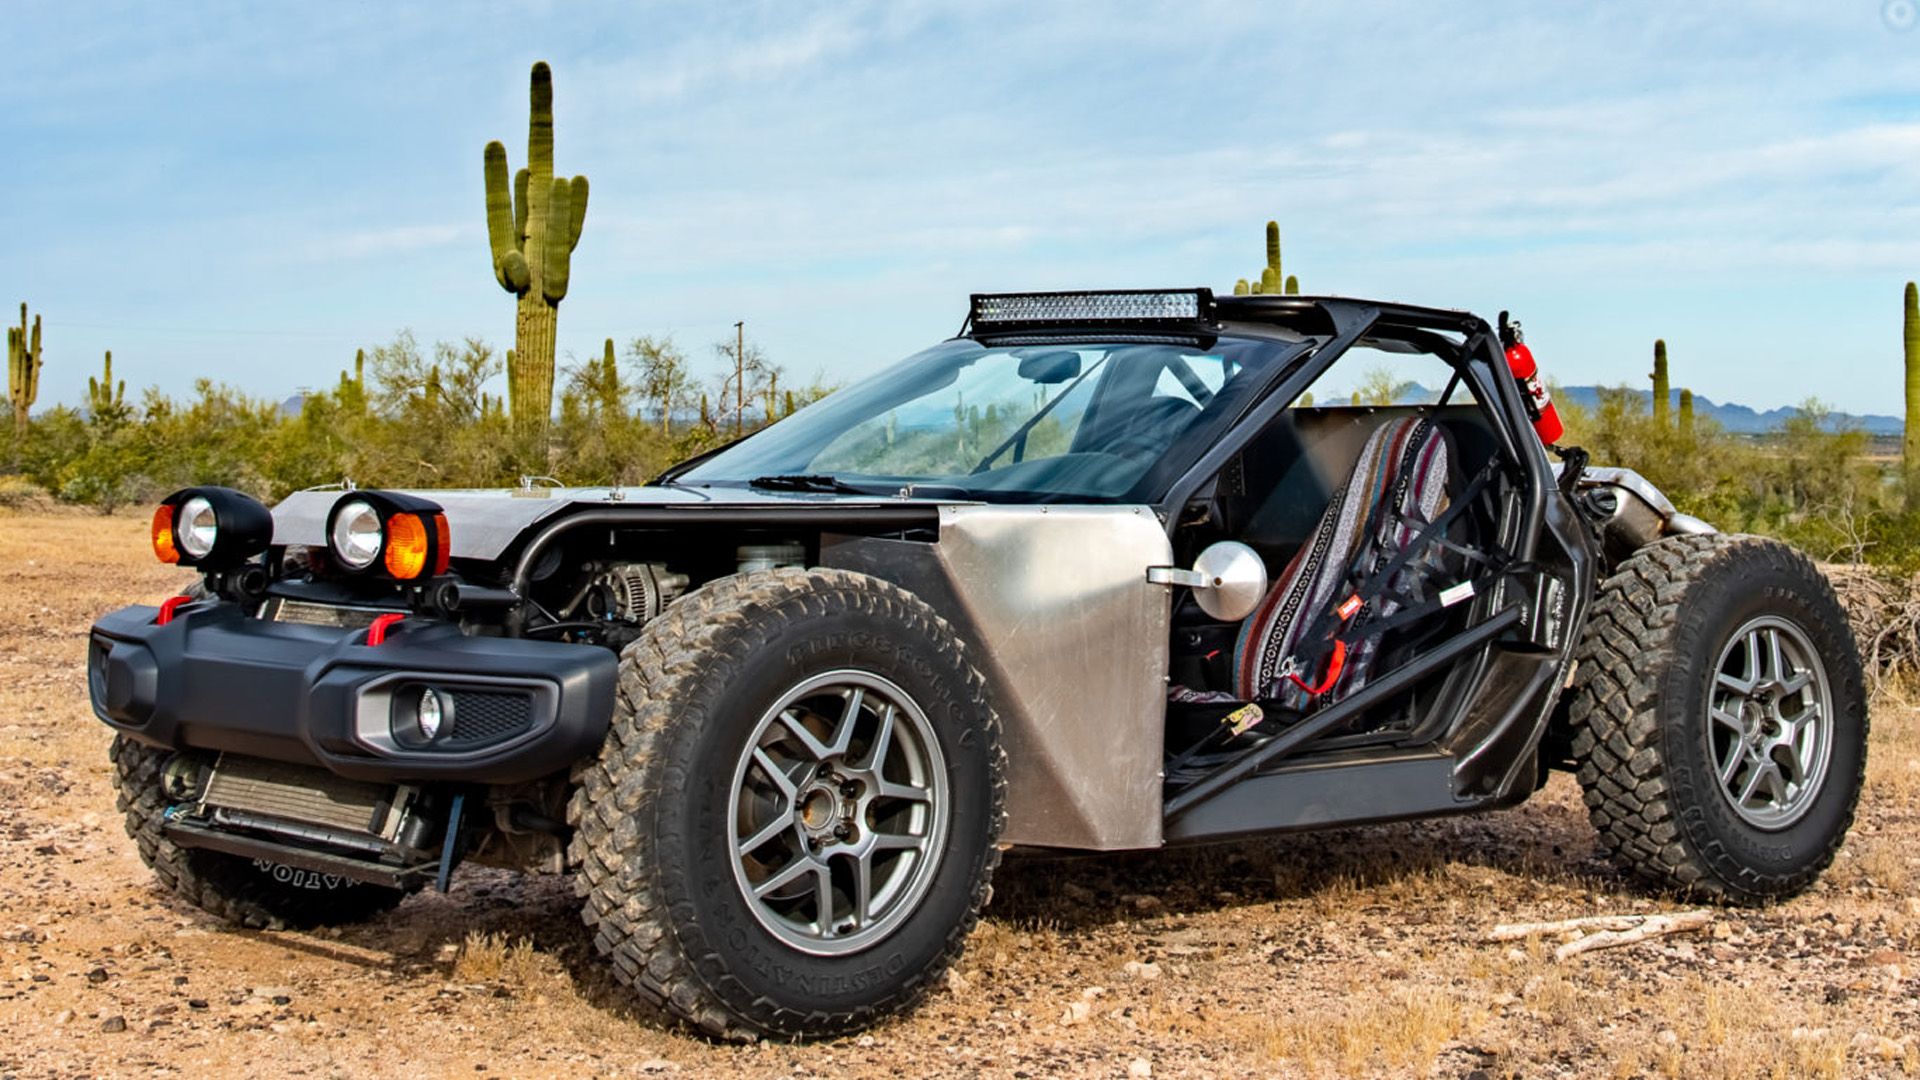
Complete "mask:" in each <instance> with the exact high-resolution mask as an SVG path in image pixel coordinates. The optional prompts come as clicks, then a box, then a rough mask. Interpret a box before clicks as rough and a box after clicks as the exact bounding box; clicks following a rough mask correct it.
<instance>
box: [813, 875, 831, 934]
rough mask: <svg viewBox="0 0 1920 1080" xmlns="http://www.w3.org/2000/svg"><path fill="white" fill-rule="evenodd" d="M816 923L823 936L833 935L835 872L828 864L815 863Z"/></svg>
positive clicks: (814, 916) (814, 918) (814, 896)
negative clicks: (830, 869)
mask: <svg viewBox="0 0 1920 1080" xmlns="http://www.w3.org/2000/svg"><path fill="white" fill-rule="evenodd" d="M813 903H814V913H813V921H814V925H815V926H817V927H819V930H820V936H821V937H832V936H833V874H832V873H831V872H829V871H828V869H827V864H825V863H815V864H814V875H813Z"/></svg>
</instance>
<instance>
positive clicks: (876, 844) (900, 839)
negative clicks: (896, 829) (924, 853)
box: [869, 833, 927, 851]
mask: <svg viewBox="0 0 1920 1080" xmlns="http://www.w3.org/2000/svg"><path fill="white" fill-rule="evenodd" d="M926 846H927V838H926V837H924V836H915V835H913V834H912V833H877V834H875V835H874V838H873V846H872V847H871V848H870V849H869V850H871V851H919V850H920V849H921V848H923V847H926Z"/></svg>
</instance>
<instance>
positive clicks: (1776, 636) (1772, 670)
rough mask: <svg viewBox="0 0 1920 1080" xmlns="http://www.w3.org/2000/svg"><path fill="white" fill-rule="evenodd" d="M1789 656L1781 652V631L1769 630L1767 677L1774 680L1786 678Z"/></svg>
mask: <svg viewBox="0 0 1920 1080" xmlns="http://www.w3.org/2000/svg"><path fill="white" fill-rule="evenodd" d="M1786 675H1787V658H1786V657H1785V656H1783V655H1782V654H1781V652H1780V631H1778V630H1772V629H1769V630H1768V631H1767V678H1769V679H1772V680H1773V681H1774V682H1776V683H1777V682H1779V681H1780V680H1782V679H1784V678H1786Z"/></svg>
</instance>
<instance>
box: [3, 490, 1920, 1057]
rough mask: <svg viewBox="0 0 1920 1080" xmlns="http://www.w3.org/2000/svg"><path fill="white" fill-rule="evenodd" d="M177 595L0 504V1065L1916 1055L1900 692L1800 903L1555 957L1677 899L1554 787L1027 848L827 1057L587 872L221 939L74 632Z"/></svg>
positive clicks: (120, 528) (1918, 811)
mask: <svg viewBox="0 0 1920 1080" xmlns="http://www.w3.org/2000/svg"><path fill="white" fill-rule="evenodd" d="M183 584H185V575H184V574H182V573H181V572H179V571H175V570H170V569H168V568H165V567H162V566H160V565H159V564H158V563H156V562H154V561H153V559H152V557H151V555H150V553H149V552H148V550H147V543H146V539H145V522H144V520H141V519H138V518H134V517H114V518H101V517H97V516H90V515H83V514H77V513H37V514H19V513H8V512H5V511H0V602H3V603H0V610H4V611H5V613H6V617H5V619H4V622H3V623H0V1034H3V1036H4V1037H0V1076H13V1075H17V1076H83V1075H96V1076H98V1075H129V1074H152V1075H185V1076H210V1075H229V1074H231V1075H241V1074H249V1075H260V1074H279V1075H290V1076H409V1077H411V1076H422V1075H427V1076H465V1077H472V1076H479V1075H491V1076H512V1077H520V1076H634V1075H666V1074H677V1075H688V1076H691V1075H710V1074H711V1075H744V1076H768V1077H773V1076H783V1077H784V1076H795V1077H803V1076H835V1077H845V1076H875V1077H882V1076H884V1077H892V1076H922V1075H957V1076H987V1077H1020V1078H1024V1077H1042V1076H1054V1075H1074V1076H1115V1077H1128V1076H1136V1077H1137V1076H1148V1075H1151V1076H1160V1077H1169V1076H1275V1075H1278V1076H1293V1075H1308V1076H1313V1075H1394V1076H1428V1075H1438V1076H1467V1077H1500V1076H1526V1077H1539V1076H1642V1075H1661V1076H1686V1077H1704V1076H1722V1075H1724V1076H1755V1075H1769V1076H1804V1075H1828V1076H1840V1075H1905V1074H1911V1073H1915V1072H1920V1001H1917V1000H1916V999H1917V998H1920V898H1917V897H1916V896H1915V885H1916V883H1917V882H1920V844H1916V841H1920V722H1917V719H1920V712H1917V710H1916V708H1915V706H1914V704H1913V703H1912V702H1911V701H1909V700H1906V699H1903V698H1900V697H1898V696H1893V695H1887V696H1883V697H1882V698H1881V699H1880V700H1879V701H1878V702H1877V703H1876V708H1875V713H1874V725H1875V727H1874V736H1873V749H1872V762H1871V766H1870V772H1869V777H1868V788H1867V794H1866V797H1865V800H1864V802H1863V804H1862V807H1861V813H1860V818H1859V822H1858V824H1857V825H1856V826H1855V828H1854V832H1853V834H1852V838H1851V839H1850V840H1849V842H1848V844H1847V847H1846V849H1845V850H1844V851H1843V852H1842V854H1841V856H1840V859H1839V862H1838V863H1837V864H1836V865H1835V866H1834V868H1833V869H1832V870H1831V871H1830V872H1829V873H1828V874H1827V875H1826V877H1825V878H1824V880H1822V881H1821V882H1820V883H1819V885H1817V886H1816V887H1815V888H1814V889H1813V890H1812V891H1811V892H1809V893H1808V894H1807V895H1805V896H1803V897H1800V898H1799V899H1796V900H1794V901H1792V902H1791V903H1787V904H1783V905H1780V906H1778V907H1774V908H1770V909H1766V910H1725V911H1718V912H1716V913H1715V915H1714V920H1713V922H1712V923H1711V925H1710V926H1708V927H1707V928H1705V929H1704V930H1702V931H1700V932H1698V933H1693V934H1688V935H1676V936H1671V937H1666V938H1661V939H1657V940H1654V941H1652V942H1648V943H1643V944H1640V945H1635V946H1631V947H1626V948H1620V949H1611V950H1606V951H1601V952H1595V953H1589V954H1587V955H1585V956H1581V957H1578V958H1575V959H1571V960H1568V961H1565V962H1555V960H1554V959H1553V958H1552V951H1553V947H1554V946H1555V945H1556V944H1558V942H1557V941H1556V940H1535V941H1532V942H1531V943H1522V944H1518V945H1515V944H1505V943H1502V944H1495V943H1490V942H1488V941H1487V940H1486V935H1487V932H1488V931H1489V930H1490V929H1491V928H1492V927H1493V926H1494V925H1496V924H1498V923H1503V922H1513V921H1533V920H1550V919H1562V918H1568V917H1573V916H1580V915H1594V914H1612V913H1621V912H1629V913H1631V912H1650V911H1665V910H1681V909H1684V908H1685V907H1687V906H1688V905H1687V904H1686V903H1685V902H1684V901H1681V900H1676V899H1673V898H1663V897H1657V896H1650V895H1648V894H1646V893H1644V892H1642V891H1640V890H1639V889H1637V888H1636V887H1635V886H1634V885H1633V884H1632V883H1631V882H1629V881H1627V880H1626V879H1624V878H1623V877H1621V876H1620V875H1619V874H1617V873H1616V872H1615V871H1613V870H1612V869H1611V868H1610V867H1609V866H1608V865H1607V864H1606V863H1605V862H1604V861H1603V860H1602V859H1601V857H1600V855H1599V852H1598V850H1597V846H1596V843H1595V839H1594V836H1593V833H1592V831H1591V830H1590V829H1589V828H1588V825H1587V823H1586V819H1585V816H1584V814H1583V812H1582V810H1581V809H1580V805H1579V797H1578V793H1577V791H1576V790H1575V788H1574V786H1573V785H1572V783H1571V782H1570V781H1569V780H1568V779H1567V778H1565V777H1559V778H1556V779H1555V781H1554V782H1553V783H1552V784H1551V785H1550V786H1549V787H1548V788H1547V789H1546V790H1545V791H1543V792H1542V793H1541V794H1540V796H1539V797H1537V798H1536V799H1535V800H1534V801H1533V802H1531V803H1529V804H1528V805H1526V806H1523V807H1521V808H1519V809H1517V810H1512V811H1508V812H1504V813H1499V814H1493V815H1489V816H1484V817H1476V818H1459V819H1451V820H1446V821H1438V822H1427V823H1420V824H1415V825H1396V826H1384V827H1378V828H1368V829H1353V830H1345V831H1340V832H1332V833H1324V834H1318V835H1310V836H1301V837H1292V838H1286V839H1282V840H1276V841H1266V842H1260V843H1250V844H1243V845H1237V846H1231V847H1218V848H1210V849H1206V850H1203V851H1191V852H1182V853H1171V854H1163V855H1153V856H1127V857H1101V858H1086V859H1075V860H1064V861H1048V862H1035V861H1016V862H1014V863H1012V864H1010V865H1009V866H1008V867H1007V868H1006V869H1005V871H1004V872H1003V874H1002V875H1001V877H1000V879H999V883H998V895H997V898H996V899H995V901H994V903H993V905H992V907H991V909H990V910H989V911H988V913H987V916H986V918H985V920H984V921H983V923H982V925H981V926H980V928H979V930H978V931H977V932H976V933H975V934H974V936H973V938H972V940H971V941H970V942H969V945H968V949H967V953H966V955H965V957H964V958H963V960H962V961H961V962H960V964H959V966H958V968H957V969H956V971H955V973H954V975H953V976H952V978H951V980H950V982H949V984H948V986H947V987H946V988H944V989H942V990H941V991H939V992H938V993H936V994H935V995H934V996H933V997H932V998H931V999H930V1000H929V1001H928V1002H927V1003H926V1004H925V1005H924V1006H923V1007H922V1008H921V1009H919V1010H918V1011H917V1012H916V1013H914V1014H913V1015H912V1016H910V1017H908V1018H906V1019H903V1020H897V1021H894V1022H891V1023H888V1024H885V1025H883V1026H882V1027H880V1028H878V1029H877V1030H874V1031H872V1032H871V1033H869V1034H866V1035H863V1036H859V1037H857V1038H849V1039H843V1040H837V1041H833V1042H826V1043H816V1044H811V1045H770V1044H762V1045H754V1046H717V1045H713V1044H710V1043H708V1042H705V1041H702V1040H701V1039H699V1038H696V1037H694V1036H692V1035H689V1034H687V1033H685V1032H682V1031H677V1030H674V1029H673V1028H671V1027H670V1026H668V1025H667V1024H666V1023H665V1022H664V1021H663V1020H662V1019H661V1018H660V1017H658V1016H657V1015H655V1014H652V1013H650V1012H647V1011H645V1010H643V1009H640V1008H637V1007H635V1006H633V1005H630V1004H629V1003H628V1002H627V1001H626V1000H625V999H624V998H623V996H622V993H621V991H620V989H619V987H618V986H617V985H615V984H614V983H613V982H612V981H611V980H610V979H608V978H607V976H606V975H605V974H604V972H603V971H602V970H601V968H600V966H599V965H598V964H597V963H596V962H595V960H594V958H593V955H592V951H591V946H590V942H589V939H588V936H587V934H586V932H585V931H584V930H583V929H582V927H581V925H580V923H579V921H578V918H577V916H576V913H575V901H574V899H573V896H572V892H571V889H570V886H569V883H568V882H566V881H564V880H558V879H519V878H514V877H510V876H507V875H503V874H499V873H497V872H490V871H472V872H468V873H463V874H462V875H459V876H458V877H457V878H456V882H455V885H454V888H453V890H452V892H451V893H450V894H447V895H444V896H443V895H439V894H424V895H420V896H416V897H414V898H412V899H410V900H408V901H407V902H406V903H405V904H404V905H402V906H401V908H400V909H399V910H398V911H397V912H396V913H394V914H393V915H391V916H388V917H386V918H384V919H383V920H381V921H379V922H377V923H374V924H370V925H365V926H357V927H351V928H347V929H344V930H336V931H326V932H321V933H253V932H236V931H231V930H227V929H223V928H222V927H221V926H219V925H217V924H216V923H214V922H213V921H212V920H211V919H209V918H207V917H206V916H204V915H202V914H200V913H199V912H198V911H195V910H193V909H190V908H188V907H185V906H183V905H181V904H180V903H178V902H176V901H174V900H173V899H172V898H170V897H169V896H167V895H165V894H163V893H161V892H159V891H157V890H156V889H155V887H154V885H153V884H152V879H151V878H150V877H149V875H148V873H147V872H146V870H145V868H144V867H142V865H141V864H140V861H139V858H138V857H137V856H136V854H135V852H134V847H133V844H132V842H131V841H129V840H128V839H127V837H126V835H125V834H124V833H123V832H122V830H121V827H120V821H119V818H118V816H117V815H116V814H115V813H114V810H113V797H112V794H111V792H110V790H109V786H108V781H107V767H106V746H107V742H108V737H107V733H106V730H105V729H104V728H103V727H102V726H101V725H100V724H98V723H97V722H96V721H95V720H94V719H93V718H92V716H91V714H90V711H89V709H88V706H87V699H86V689H85V683H84V678H83V672H82V668H81V664H82V654H83V646H84V642H85V634H86V628H87V625H88V623H89V621H90V620H91V619H92V618H93V616H94V615H96V614H97V613H99V612H101V611H103V610H106V609H108V608H111V607H114V606H116V605H119V604H122V603H126V602H130V601H135V600H143V601H147V602H153V601H154V600H156V599H157V598H159V597H162V596H165V595H168V594H169V593H170V592H171V591H174V590H176V589H177V588H178V587H179V586H181V585H183Z"/></svg>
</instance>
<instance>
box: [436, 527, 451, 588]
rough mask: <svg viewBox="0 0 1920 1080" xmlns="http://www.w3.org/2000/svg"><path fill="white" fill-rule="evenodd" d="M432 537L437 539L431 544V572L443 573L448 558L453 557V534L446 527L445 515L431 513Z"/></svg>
mask: <svg viewBox="0 0 1920 1080" xmlns="http://www.w3.org/2000/svg"><path fill="white" fill-rule="evenodd" d="M433 538H434V539H435V540H436V541H438V542H437V543H435V544H434V545H433V550H434V557H433V572H434V573H436V574H444V573H446V572H447V562H448V560H449V559H451V558H452V557H453V534H452V532H451V531H450V530H449V529H448V528H447V515H445V514H435V515H433Z"/></svg>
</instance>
